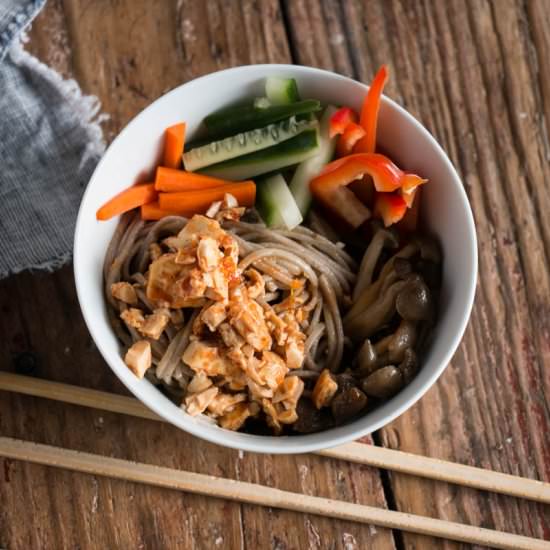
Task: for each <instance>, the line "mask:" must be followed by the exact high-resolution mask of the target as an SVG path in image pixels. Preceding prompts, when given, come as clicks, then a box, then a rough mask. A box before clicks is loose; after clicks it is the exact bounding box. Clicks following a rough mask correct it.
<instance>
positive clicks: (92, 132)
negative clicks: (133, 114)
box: [9, 33, 110, 169]
mask: <svg viewBox="0 0 550 550" xmlns="http://www.w3.org/2000/svg"><path fill="white" fill-rule="evenodd" d="M20 38H21V40H19V41H17V42H16V43H14V44H13V46H12V47H11V49H10V52H9V55H10V57H11V59H12V60H13V62H14V63H15V64H16V65H19V66H22V67H27V68H29V69H31V70H34V71H36V72H37V73H39V74H40V75H41V76H42V77H43V78H44V79H46V80H48V81H49V82H51V83H52V84H53V85H54V86H55V87H56V88H57V89H58V90H59V92H60V94H61V95H62V96H63V98H64V100H65V101H66V102H67V104H68V106H69V107H70V108H71V109H72V110H73V111H74V112H75V115H76V118H77V119H78V121H79V124H80V125H81V127H82V129H83V130H84V131H85V132H86V135H87V136H88V141H87V144H86V149H85V151H84V153H83V155H82V159H81V160H80V165H79V169H81V168H82V167H83V166H85V165H86V163H87V162H88V161H89V160H90V159H91V158H93V157H100V156H101V155H102V154H103V153H104V151H105V147H106V144H105V139H104V137H103V130H102V129H101V124H102V123H103V122H105V121H106V120H109V118H110V117H109V115H107V114H105V113H102V112H101V102H100V101H99V99H98V98H97V96H95V95H85V94H83V93H82V90H81V89H80V86H79V85H78V82H76V80H74V79H73V78H70V79H64V78H63V77H62V76H61V75H60V74H59V73H58V72H57V71H55V70H54V69H52V68H51V67H48V65H46V64H44V63H42V61H40V60H39V59H37V58H36V57H34V56H33V55H31V54H30V53H28V52H27V51H25V50H24V48H23V46H22V42H24V41H25V38H26V37H25V34H24V33H23V34H21V36H20Z"/></svg>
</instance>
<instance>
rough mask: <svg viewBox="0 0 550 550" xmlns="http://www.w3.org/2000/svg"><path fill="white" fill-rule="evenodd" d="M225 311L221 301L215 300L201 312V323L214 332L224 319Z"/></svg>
mask: <svg viewBox="0 0 550 550" xmlns="http://www.w3.org/2000/svg"><path fill="white" fill-rule="evenodd" d="M226 317H227V311H226V308H225V305H224V304H223V303H222V302H216V303H214V304H212V305H211V306H210V307H209V308H207V309H206V310H205V311H204V312H203V313H202V314H201V319H202V321H203V323H204V324H205V325H206V326H207V327H208V328H209V329H210V330H211V331H212V332H214V331H215V330H216V329H217V328H218V327H219V326H220V325H221V323H223V322H224V321H225V319H226Z"/></svg>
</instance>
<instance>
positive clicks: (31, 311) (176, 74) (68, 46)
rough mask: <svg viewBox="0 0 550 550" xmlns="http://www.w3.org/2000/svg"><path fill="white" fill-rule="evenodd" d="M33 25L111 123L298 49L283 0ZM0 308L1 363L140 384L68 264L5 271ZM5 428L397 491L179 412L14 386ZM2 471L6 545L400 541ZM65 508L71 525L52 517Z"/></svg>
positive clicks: (0, 538) (72, 10) (74, 477)
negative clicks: (118, 370) (185, 420)
mask: <svg viewBox="0 0 550 550" xmlns="http://www.w3.org/2000/svg"><path fill="white" fill-rule="evenodd" d="M241 25H242V26H241ZM242 28H244V29H245V30H244V31H243V30H240V29H242ZM29 35H30V38H31V40H30V42H29V43H28V44H27V46H26V47H27V48H28V50H29V51H31V53H33V54H35V55H37V56H38V57H39V58H40V59H42V60H44V61H45V62H47V63H49V64H51V65H52V66H54V68H57V69H58V70H59V71H60V72H62V74H63V75H64V76H66V77H72V78H75V79H76V80H77V81H78V82H79V84H80V85H81V86H82V88H83V90H84V91H85V92H86V93H92V94H96V95H97V96H98V97H99V99H100V100H101V102H102V105H103V110H104V112H106V113H108V114H109V115H110V119H109V120H108V121H107V122H106V123H105V124H104V128H105V131H106V136H107V138H108V139H111V138H112V137H113V136H114V135H116V133H117V132H118V131H119V130H120V129H121V128H122V127H123V126H124V125H125V124H126V123H127V122H128V120H129V119H131V118H132V117H133V116H134V115H135V114H137V112H139V111H140V110H141V109H143V108H144V107H145V106H146V105H147V104H149V103H150V102H151V101H153V100H154V99H156V98H157V97H158V96H159V95H161V94H162V93H164V92H166V91H167V90H168V89H170V88H173V87H175V86H177V85H179V84H181V83H183V82H185V81H187V80H189V79H191V78H194V77H196V76H200V75H201V74H205V73H208V72H211V71H213V70H217V69H222V68H225V67H230V66H234V65H241V64H247V63H261V62H288V61H290V50H289V47H288V42H287V35H286V31H285V28H284V25H283V20H282V13H281V10H280V7H279V4H278V3H277V2H276V1H272V0H268V1H262V2H260V1H258V2H253V1H246V2H237V1H219V2H208V3H206V2H193V1H185V0H184V1H180V2H168V1H162V2H160V1H159V2H147V1H133V0H124V1H117V2H114V1H113V2H108V1H104V0H101V1H97V2H89V1H88V2H82V1H78V0H72V1H66V2H63V1H61V0H50V2H49V3H48V5H47V7H46V9H45V11H44V12H43V13H42V14H41V15H40V16H39V18H38V19H37V20H36V21H35V22H34V24H33V27H32V30H31V32H30V33H29ZM52 37H55V38H53V39H52ZM0 310H1V311H2V312H3V315H2V316H1V318H0V333H1V334H2V338H1V339H0V342H1V344H0V345H1V351H2V352H3V353H1V354H0V369H2V370H14V369H15V368H16V367H17V368H18V369H19V370H20V371H24V370H26V369H27V368H30V367H32V363H33V361H34V362H35V363H36V366H35V368H34V373H36V374H37V375H40V376H42V377H44V378H48V379H51V380H57V381H63V382H67V383H72V384H78V385H81V386H85V387H86V386H87V387H93V388H96V389H101V390H106V391H114V392H118V393H126V392H125V390H124V389H123V388H122V386H121V384H120V383H119V382H118V381H117V380H116V378H115V377H114V376H113V375H112V373H111V372H110V370H109V369H108V367H107V366H106V365H105V364H104V362H103V361H102V359H101V358H100V356H99V354H98V352H97V350H96V349H95V346H94V345H93V343H92V341H91V339H90V336H89V335H88V332H87V330H86V328H85V325H84V322H83V320H82V318H81V315H80V313H79V308H78V304H77V300H76V295H75V290H74V284H73V280H72V272H71V269H70V268H65V269H63V270H61V271H60V272H58V273H55V274H51V275H47V274H32V275H31V274H28V273H26V274H22V275H19V276H17V277H12V278H11V279H8V280H5V281H2V282H0ZM28 352H30V355H29V354H28ZM0 433H1V434H2V435H4V436H11V437H18V438H24V439H28V440H33V441H36V442H43V443H48V444H53V445H58V446H66V447H69V448H73V449H77V450H82V451H88V452H93V453H100V454H106V455H109V456H113V457H118V458H127V459H131V460H136V461H141V462H148V463H154V464H157V465H159V466H167V467H172V468H181V469H186V470H190V471H194V472H198V473H208V474H214V475H218V476H224V477H229V478H234V479H239V480H243V481H252V482H258V483H262V484H266V485H269V486H273V487H278V488H280V489H283V490H297V489H299V490H300V491H303V492H304V493H306V494H317V495H321V496H326V497H329V498H336V499H342V500H348V501H350V502H356V503H361V504H371V505H373V506H382V507H383V506H385V498H384V493H383V489H382V485H381V481H380V476H379V473H378V472H377V471H376V470H375V469H372V468H369V467H357V466H353V465H350V464H347V463H339V462H338V461H330V460H327V459H324V458H322V457H315V456H307V457H299V459H297V458H296V457H278V456H277V457H270V456H261V455H249V454H247V453H246V454H244V453H237V452H234V451H230V450H226V449H223V448H220V447H216V446H214V445H210V444H207V443H204V442H203V441H200V440H197V439H194V438H192V437H191V436H189V435H187V434H185V433H183V432H181V431H179V430H177V429H175V428H173V427H171V426H168V425H159V424H158V423H156V422H152V421H148V420H144V419H127V418H124V417H122V416H118V415H115V414H112V413H100V412H97V411H92V410H83V409H81V408H79V407H74V406H63V405H59V404H53V403H48V402H46V401H43V400H40V399H33V398H27V397H21V396H16V395H9V396H8V398H7V399H3V400H2V401H1V402H0ZM1 475H2V473H1V472H0V477H1ZM3 476H4V477H2V478H1V479H2V483H0V504H1V505H0V548H4V547H7V548H9V549H10V550H12V549H14V548H15V549H19V548H41V549H42V548H45V549H48V548H56V549H57V548H82V549H85V548H155V549H156V548H175V547H178V548H197V549H201V548H248V549H253V548H277V549H278V550H285V549H289V550H290V549H294V548H334V549H340V548H341V549H348V548H353V547H357V548H365V547H369V548H374V549H387V548H390V549H391V548H393V547H394V543H393V536H392V533H391V531H390V530H388V529H381V528H374V527H369V526H365V525H358V524H355V523H352V522H346V521H336V520H332V519H329V518H321V517H316V516H308V515H305V516H304V515H301V514H296V513H294V512H289V511H282V510H272V509H262V508H258V507H256V506H252V505H246V504H242V505H241V504H238V503H228V502H222V501H217V500H212V499H210V498H207V497H204V496H200V495H180V494H177V493H173V492H170V491H166V490H163V489H160V488H151V487H142V486H138V485H134V484H131V483H127V482H123V481H117V480H109V479H99V478H97V479H96V478H93V477H92V478H90V477H88V476H79V475H78V474H74V473H69V472H64V471H57V470H52V469H48V468H45V467H42V466H38V465H31V464H24V463H20V462H12V461H9V460H4V461H3ZM29 508H30V509H32V510H33V514H32V516H31V517H29V515H28V510H29ZM23 517H25V518H27V519H25V521H21V518H23ZM53 517H55V524H56V525H61V527H60V528H59V529H52V521H53V520H52V518H53Z"/></svg>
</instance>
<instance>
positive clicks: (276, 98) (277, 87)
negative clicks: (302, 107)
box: [265, 76, 300, 105]
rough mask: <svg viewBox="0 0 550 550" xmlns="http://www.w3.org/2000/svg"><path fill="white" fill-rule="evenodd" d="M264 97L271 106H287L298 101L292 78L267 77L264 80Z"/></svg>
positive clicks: (296, 89)
mask: <svg viewBox="0 0 550 550" xmlns="http://www.w3.org/2000/svg"><path fill="white" fill-rule="evenodd" d="M265 95H266V96H267V99H269V101H271V103H273V105H288V104H289V103H294V102H296V101H300V95H299V94H298V86H297V85H296V80H294V79H293V78H281V77H280V76H269V77H267V78H266V79H265Z"/></svg>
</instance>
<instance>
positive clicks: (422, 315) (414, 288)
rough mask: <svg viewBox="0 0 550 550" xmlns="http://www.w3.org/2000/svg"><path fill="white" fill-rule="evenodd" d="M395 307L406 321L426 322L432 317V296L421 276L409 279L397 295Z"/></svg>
mask: <svg viewBox="0 0 550 550" xmlns="http://www.w3.org/2000/svg"><path fill="white" fill-rule="evenodd" d="M395 307H396V309H397V312H398V313H399V315H401V317H403V319H405V320H406V321H425V320H428V319H430V318H431V317H432V314H433V304H432V295H431V292H430V289H429V288H428V286H427V285H426V283H425V282H424V280H423V279H422V277H421V276H420V275H414V276H412V277H409V278H408V279H407V283H406V284H405V286H404V287H403V288H402V289H401V290H400V291H399V294H398V295H397V299H396V301H395Z"/></svg>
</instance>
